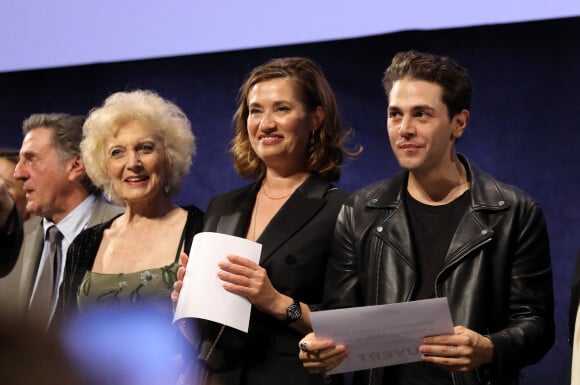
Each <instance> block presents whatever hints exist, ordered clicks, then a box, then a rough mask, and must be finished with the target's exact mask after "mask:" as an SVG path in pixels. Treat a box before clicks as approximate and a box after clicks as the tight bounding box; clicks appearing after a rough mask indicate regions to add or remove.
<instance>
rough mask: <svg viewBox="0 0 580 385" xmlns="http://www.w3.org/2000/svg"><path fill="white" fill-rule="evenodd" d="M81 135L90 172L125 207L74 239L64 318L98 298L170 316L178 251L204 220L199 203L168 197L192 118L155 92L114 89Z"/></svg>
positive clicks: (182, 166) (181, 166) (182, 169)
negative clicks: (183, 204)
mask: <svg viewBox="0 0 580 385" xmlns="http://www.w3.org/2000/svg"><path fill="white" fill-rule="evenodd" d="M83 135H84V139H83V141H82V143H81V151H82V156H83V160H84V162H85V165H86V170H87V174H88V175H89V177H90V178H91V179H92V180H93V182H94V183H95V185H96V186H98V187H100V188H102V189H103V191H104V193H105V196H106V197H107V198H108V199H109V200H112V201H114V202H116V203H118V204H121V205H124V206H125V208H126V209H125V212H124V213H123V214H121V215H119V216H117V217H116V218H114V219H112V220H110V221H107V222H105V223H103V224H101V225H98V226H95V227H92V228H89V229H86V230H85V231H83V232H82V233H81V234H80V235H79V236H78V237H77V238H76V239H75V241H74V242H73V243H72V245H71V246H70V248H69V251H68V255H67V261H66V267H65V275H64V280H63V285H62V287H61V293H60V296H59V301H60V308H61V309H62V310H63V311H64V315H65V318H66V315H67V314H71V312H75V311H77V310H78V311H83V310H85V309H90V308H93V307H95V306H97V305H99V306H103V305H105V306H107V305H108V307H113V308H119V307H122V306H124V305H127V304H151V303H153V304H155V306H154V308H155V309H158V310H159V309H161V311H162V312H166V314H167V317H168V320H169V323H170V320H171V317H172V303H171V299H170V294H171V291H172V288H173V283H174V282H175V280H176V273H177V269H178V268H179V256H180V254H181V253H182V252H184V251H187V250H189V248H190V246H191V242H192V239H193V236H194V235H195V234H196V233H198V232H199V231H200V230H201V227H202V222H203V213H202V212H201V211H200V210H199V209H198V208H197V207H194V206H187V207H183V208H182V207H179V206H178V205H176V204H175V203H173V201H172V198H173V197H174V196H175V195H176V194H177V192H178V191H179V187H180V185H181V183H182V181H183V179H184V177H185V176H186V175H187V174H188V172H189V168H190V166H191V159H192V156H193V155H194V154H195V138H194V135H193V133H192V131H191V125H190V122H189V120H188V118H187V117H186V115H185V114H184V113H183V111H182V110H181V109H180V108H179V107H177V106H176V105H175V104H173V103H172V102H169V101H167V100H165V99H163V98H161V97H160V96H159V95H157V94H156V93H154V92H152V91H143V90H137V91H132V92H117V93H114V94H112V95H111V96H109V97H108V98H107V99H106V100H105V102H104V104H103V105H102V106H101V107H98V108H95V109H93V110H92V111H91V112H90V115H89V117H88V118H87V120H86V122H85V124H84V126H83Z"/></svg>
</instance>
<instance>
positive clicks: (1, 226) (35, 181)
mask: <svg viewBox="0 0 580 385" xmlns="http://www.w3.org/2000/svg"><path fill="white" fill-rule="evenodd" d="M83 123H84V117H82V116H71V115H67V114H34V115H31V116H30V117H28V118H27V119H26V120H25V121H24V123H23V133H24V135H25V136H24V140H23V142H22V147H21V149H20V161H19V162H18V164H17V165H16V169H15V172H14V176H15V177H16V179H19V180H21V181H23V182H24V191H25V192H26V200H27V202H26V209H27V210H29V211H30V212H32V213H33V214H35V215H36V217H34V218H32V219H30V220H28V221H26V222H24V223H22V219H21V218H22V217H21V213H19V212H18V209H17V208H16V206H15V204H14V200H13V199H12V197H11V196H10V194H9V193H8V190H7V187H6V185H5V183H3V182H2V181H0V249H1V250H2V255H1V256H0V277H1V278H0V297H1V301H2V305H3V306H2V312H3V314H4V316H5V317H8V316H9V317H15V318H17V319H28V320H30V321H32V322H35V323H38V324H39V325H41V326H42V327H46V326H48V325H49V324H50V322H51V320H52V318H53V315H54V314H53V313H54V308H55V304H56V300H57V297H58V288H59V286H60V284H61V281H62V271H63V270H62V269H63V267H64V258H66V251H67V248H68V245H70V243H71V242H72V241H73V239H74V238H75V237H76V236H77V235H78V234H79V233H80V232H81V231H82V230H83V229H85V228H87V227H90V226H93V225H95V224H98V223H101V222H103V221H105V220H108V219H110V218H112V217H113V216H115V215H117V214H119V213H121V212H122V208H120V207H118V206H113V205H111V204H109V203H107V202H106V201H105V200H103V199H102V198H101V194H100V192H99V190H98V189H96V188H95V186H94V185H93V184H92V182H91V181H90V179H89V178H88V177H87V176H86V173H85V167H84V164H83V161H82V158H81V156H80V148H79V145H80V142H81V139H82V126H83ZM53 233H54V234H55V235H54V236H52V235H51V237H52V238H54V239H56V241H55V242H52V243H51V242H50V241H49V234H53ZM56 244H58V246H53V245H56ZM54 250H58V252H56V251H54ZM51 251H52V254H54V253H58V256H59V257H58V258H56V260H54V261H53V259H51V258H53V257H51ZM54 255H56V254H54ZM47 277H49V278H47ZM47 282H48V283H47Z"/></svg>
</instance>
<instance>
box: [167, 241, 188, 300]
mask: <svg viewBox="0 0 580 385" xmlns="http://www.w3.org/2000/svg"><path fill="white" fill-rule="evenodd" d="M179 261H180V263H181V266H179V269H178V270H177V281H175V283H174V284H173V291H172V292H171V302H173V306H174V307H175V306H176V305H177V300H178V299H179V293H181V288H182V287H183V278H184V277H185V268H186V267H187V261H189V257H188V256H187V254H185V253H184V252H182V253H181V255H180V256H179Z"/></svg>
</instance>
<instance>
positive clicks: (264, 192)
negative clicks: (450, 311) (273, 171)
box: [262, 180, 294, 200]
mask: <svg viewBox="0 0 580 385" xmlns="http://www.w3.org/2000/svg"><path fill="white" fill-rule="evenodd" d="M266 187H268V184H267V183H266V181H265V180H264V182H263V183H262V193H263V194H264V196H265V197H266V198H268V199H272V200H280V199H284V198H288V197H289V196H290V194H292V193H293V192H294V191H291V192H289V193H288V194H286V195H280V196H278V197H273V196H270V195H268V193H267V192H266ZM268 188H270V187H268Z"/></svg>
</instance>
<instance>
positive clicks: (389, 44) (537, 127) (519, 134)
mask: <svg viewBox="0 0 580 385" xmlns="http://www.w3.org/2000/svg"><path fill="white" fill-rule="evenodd" d="M579 31H580V18H569V19H560V20H549V21H540V22H529V23H519V24H507V25H493V26H482V27H471V28H460V29H448V30H437V31H406V32H400V33H393V34H387V35H382V36H374V37H369V38H361V39H352V40H341V41H332V42H324V43H317V44H307V45H294V46H283V47H274V48H267V49H255V50H245V51H237V52H227V53H216V54H206V55H194V56H182V57H173V58H164V59H156V60H145V61H132V62H122V63H112V64H94V65H87V66H79V67H68V68H59V69H48V70H37V71H23V72H12V73H3V74H0V90H1V91H2V92H0V111H1V113H0V127H1V133H2V134H1V139H0V147H7V146H12V147H18V146H19V145H20V142H21V140H22V135H21V131H20V126H21V122H22V120H23V119H24V118H25V117H26V116H28V115H29V114H31V113H35V112H61V111H62V112H70V113H80V114H86V113H87V112H88V111H89V109H90V108H91V107H93V106H96V105H99V104H101V103H102V102H103V100H104V98H105V97H106V96H107V95H108V94H110V93H112V92H115V91H120V90H132V89H136V88H144V89H153V90H155V91H157V92H158V93H159V94H161V95H162V96H164V97H165V98H169V99H171V100H173V101H174V102H175V103H177V104H178V105H179V106H180V107H181V108H182V109H183V110H184V111H185V112H186V113H187V114H188V116H189V118H190V119H191V121H192V124H193V129H194V132H195V135H196V137H197V145H198V154H197V156H196V158H195V161H194V165H193V167H192V171H191V173H190V175H189V176H188V177H187V179H186V181H185V184H184V186H183V188H182V191H181V193H180V195H179V196H178V201H179V203H183V204H185V203H193V204H196V205H198V206H199V207H201V208H204V207H205V205H206V204H207V202H208V201H209V199H210V197H211V196H213V195H215V194H218V193H222V192H225V191H227V190H230V189H232V188H233V187H236V186H239V185H241V184H244V183H247V182H246V181H244V180H241V179H240V178H239V177H238V176H237V175H236V174H235V172H234V171H233V168H232V166H231V161H230V158H229V156H228V154H227V150H228V144H229V141H230V139H231V137H232V132H233V131H232V124H231V116H232V113H233V111H234V107H235V99H236V95H237V90H238V87H239V86H240V85H241V84H242V82H243V80H244V77H245V75H246V74H247V72H248V71H249V70H250V69H251V68H253V67H254V66H255V65H257V64H260V63H262V62H263V61H265V60H267V59H269V58H272V57H280V56H289V55H298V56H307V57H310V58H312V59H314V60H315V61H316V62H317V63H318V64H319V65H320V67H321V68H322V69H323V71H324V72H325V73H326V75H327V77H328V79H329V82H330V83H331V85H332V86H333V89H334V90H335V93H336V96H337V99H338V102H339V106H340V110H341V114H342V117H343V121H344V123H345V126H347V127H351V128H353V130H354V132H355V135H354V138H353V139H352V141H351V143H352V144H362V145H363V146H364V147H365V151H364V153H363V155H362V156H361V157H360V158H359V159H357V160H354V161H350V162H347V164H346V165H345V166H344V168H343V175H342V178H341V180H340V182H339V183H338V184H339V186H341V187H343V188H345V189H347V190H350V191H353V190H355V189H357V188H359V187H362V186H364V185H366V184H369V183H371V182H373V181H376V180H378V179H384V178H386V177H389V176H390V175H392V174H394V173H395V172H397V170H398V167H397V165H396V163H395V161H394V158H393V156H392V155H391V152H390V149H389V147H388V144H387V137H386V133H385V115H386V113H385V111H386V98H385V95H384V93H383V90H382V88H381V79H382V73H383V71H384V69H385V68H386V66H387V65H388V63H389V62H390V59H391V58H392V56H393V54H394V53H395V52H397V51H400V50H408V49H418V50H423V51H429V52H433V53H437V54H444V55H448V56H451V57H453V58H455V59H456V60H457V61H458V62H459V63H461V64H462V65H463V66H465V67H467V68H468V69H469V71H470V74H471V77H472V80H473V84H474V95H473V103H472V110H471V112H472V115H471V122H470V124H469V127H468V130H467V132H466V134H465V135H464V137H463V138H461V140H460V142H459V144H458V148H459V151H460V152H462V153H464V154H466V155H467V156H468V157H469V158H470V159H471V160H472V161H473V162H475V163H476V164H478V165H479V166H480V167H482V168H483V169H485V170H486V171H488V172H489V173H490V174H492V175H494V176H495V177H496V178H498V179H500V180H502V181H505V182H507V183H510V184H514V185H516V186H518V187H520V188H522V189H524V190H526V191H527V192H528V193H529V194H530V195H531V196H532V197H534V198H535V199H537V200H538V201H539V202H540V203H541V204H542V206H543V208H544V211H545V214H546V217H547V221H548V227H549V232H550V237H551V250H552V258H553V270H554V281H555V283H554V285H555V295H556V323H557V341H556V344H555V346H554V348H553V349H552V350H551V351H550V353H549V354H548V355H547V356H546V357H545V358H544V359H543V360H542V361H541V362H540V363H539V364H537V365H535V366H532V367H530V368H528V369H527V370H526V371H525V374H524V379H523V384H537V385H545V384H565V383H567V381H568V372H569V365H570V362H569V360H570V347H569V346H568V344H567V305H568V301H569V297H570V296H569V290H570V282H571V275H572V269H573V266H574V263H575V255H576V254H577V252H578V250H579V249H580V237H579V234H580V233H579V229H580V203H579V202H580V200H579V199H578V190H579V189H580V169H579V167H578V164H579V163H580V153H579V147H580V127H579V125H580V80H579V79H578V72H579V70H580V43H579V42H578V32H579ZM191 38H199V37H191ZM23 49H25V47H23ZM71 49H74V47H71Z"/></svg>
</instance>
